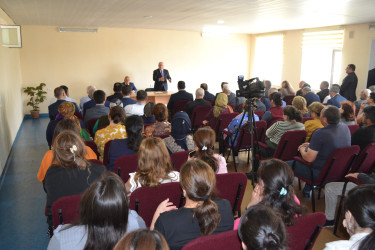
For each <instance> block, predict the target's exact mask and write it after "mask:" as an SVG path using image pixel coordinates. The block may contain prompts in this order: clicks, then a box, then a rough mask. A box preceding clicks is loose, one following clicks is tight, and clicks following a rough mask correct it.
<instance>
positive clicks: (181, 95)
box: [167, 81, 194, 112]
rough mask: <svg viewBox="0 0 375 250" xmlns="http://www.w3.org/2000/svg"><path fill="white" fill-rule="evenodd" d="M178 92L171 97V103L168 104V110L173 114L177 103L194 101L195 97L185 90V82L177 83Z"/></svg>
mask: <svg viewBox="0 0 375 250" xmlns="http://www.w3.org/2000/svg"><path fill="white" fill-rule="evenodd" d="M177 88H178V92H177V93H174V94H172V95H171V98H169V102H168V104H167V108H168V110H169V111H170V112H172V109H173V107H174V105H175V103H176V102H177V101H181V100H189V101H193V100H194V99H193V95H192V94H190V93H188V92H186V90H185V82H184V81H179V82H178V83H177Z"/></svg>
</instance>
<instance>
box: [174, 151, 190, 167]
mask: <svg viewBox="0 0 375 250" xmlns="http://www.w3.org/2000/svg"><path fill="white" fill-rule="evenodd" d="M189 152H190V151H180V152H175V153H173V154H171V161H172V163H173V168H174V170H175V171H178V172H180V169H181V166H182V165H183V164H184V163H185V162H186V161H187V160H188V157H189Z"/></svg>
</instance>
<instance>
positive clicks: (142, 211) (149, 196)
mask: <svg viewBox="0 0 375 250" xmlns="http://www.w3.org/2000/svg"><path fill="white" fill-rule="evenodd" d="M182 197H183V196H182V190H181V188H180V183H179V182H171V183H165V184H161V185H159V186H157V187H140V188H137V189H136V190H134V192H133V193H132V194H131V196H130V202H129V207H130V209H133V210H135V211H137V213H138V214H139V216H141V217H142V218H143V220H144V221H145V223H146V226H147V227H150V225H151V222H152V217H153V216H154V213H155V210H156V208H157V207H158V206H159V204H160V202H162V201H164V200H165V199H167V198H169V201H170V202H173V204H174V205H175V206H177V207H180V206H181V204H182V202H181V201H182Z"/></svg>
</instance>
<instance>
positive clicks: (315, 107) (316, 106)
mask: <svg viewBox="0 0 375 250" xmlns="http://www.w3.org/2000/svg"><path fill="white" fill-rule="evenodd" d="M323 108H324V105H323V104H321V103H320V102H313V103H311V104H310V106H309V112H310V116H311V117H312V118H313V119H312V120H308V121H306V122H305V130H306V133H307V134H306V141H307V142H309V141H310V138H311V135H312V133H313V132H314V131H315V130H317V129H319V128H323V127H324V126H323V124H322V122H321V121H320V113H321V112H322V110H323Z"/></svg>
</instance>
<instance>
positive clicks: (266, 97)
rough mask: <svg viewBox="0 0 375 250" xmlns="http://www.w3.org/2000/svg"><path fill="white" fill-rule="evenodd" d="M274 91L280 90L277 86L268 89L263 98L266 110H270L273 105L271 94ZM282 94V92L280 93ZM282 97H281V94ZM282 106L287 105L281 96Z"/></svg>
mask: <svg viewBox="0 0 375 250" xmlns="http://www.w3.org/2000/svg"><path fill="white" fill-rule="evenodd" d="M272 93H278V90H277V89H275V88H270V89H269V90H268V95H267V96H266V95H265V97H264V98H263V99H262V102H263V104H264V105H265V106H266V110H267V111H268V110H270V109H271V108H272V107H271V103H270V102H271V101H270V100H271V94H272ZM279 94H280V93H279ZM280 98H281V94H280ZM281 106H282V107H285V106H286V102H285V101H284V100H282V98H281Z"/></svg>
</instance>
